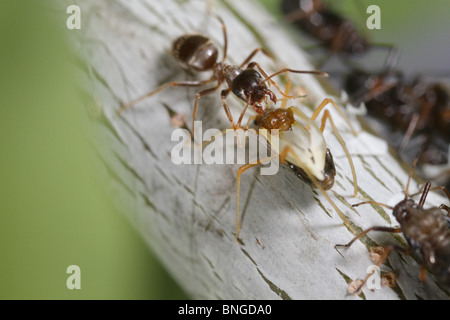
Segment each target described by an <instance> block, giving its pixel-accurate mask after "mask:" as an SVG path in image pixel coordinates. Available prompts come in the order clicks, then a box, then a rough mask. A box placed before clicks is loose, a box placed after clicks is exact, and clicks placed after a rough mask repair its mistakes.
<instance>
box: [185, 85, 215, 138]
mask: <svg viewBox="0 0 450 320" xmlns="http://www.w3.org/2000/svg"><path fill="white" fill-rule="evenodd" d="M221 85H222V82H221V81H218V83H217V85H216V86H215V87H212V88H209V89H205V90H203V91H199V92H197V93H196V94H195V100H194V111H193V112H192V131H191V137H192V138H193V137H194V133H195V127H194V124H195V119H196V118H197V111H198V100H199V99H200V98H201V97H204V96H207V95H208V94H211V93H213V92H214V91H216V90H217V89H219V87H220V86H221Z"/></svg>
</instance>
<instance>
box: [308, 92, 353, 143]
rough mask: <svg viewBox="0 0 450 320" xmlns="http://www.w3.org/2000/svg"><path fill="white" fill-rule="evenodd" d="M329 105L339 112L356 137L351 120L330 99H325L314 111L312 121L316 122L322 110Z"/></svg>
mask: <svg viewBox="0 0 450 320" xmlns="http://www.w3.org/2000/svg"><path fill="white" fill-rule="evenodd" d="M329 103H331V105H332V106H333V107H334V108H335V109H336V111H337V112H339V114H340V115H341V117H342V118H343V119H344V120H345V122H347V124H348V126H349V127H350V129H351V130H352V133H353V135H354V136H356V135H357V133H356V130H355V129H354V128H353V126H352V124H351V123H350V120H349V119H348V117H347V116H346V115H345V113H344V111H342V109H341V108H340V107H339V106H338V105H337V104H336V103H335V102H334V101H333V100H332V99H330V98H325V99H323V101H322V102H321V103H320V104H319V106H318V107H317V108H316V110H315V111H314V113H313V115H312V116H311V119H313V120H315V119H316V118H317V116H318V115H319V113H320V111H322V109H323V108H325V107H326V106H327V105H328V104H329ZM321 130H322V131H323V128H321Z"/></svg>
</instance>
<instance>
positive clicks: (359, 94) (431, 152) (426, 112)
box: [344, 67, 450, 165]
mask: <svg viewBox="0 0 450 320" xmlns="http://www.w3.org/2000/svg"><path fill="white" fill-rule="evenodd" d="M344 87H345V89H346V91H347V92H348V94H349V95H350V100H351V101H352V103H353V104H354V105H358V104H360V103H362V102H364V103H365V105H366V107H367V110H368V112H369V114H370V115H372V116H374V117H376V118H378V119H381V120H384V121H386V122H388V123H390V124H391V125H392V127H394V128H397V129H399V130H400V131H402V132H403V133H404V137H403V140H402V142H401V143H400V146H399V152H400V154H402V153H403V152H404V150H405V148H406V146H407V144H408V142H409V141H410V139H411V137H413V136H414V135H417V136H422V137H424V139H423V140H424V142H423V143H422V144H421V154H420V162H421V163H422V164H431V165H441V164H446V163H447V162H448V161H449V159H448V157H447V154H448V152H447V151H446V150H447V149H448V144H449V143H450V96H449V94H448V92H447V90H446V89H445V88H444V86H443V85H442V84H440V83H439V82H430V81H426V79H424V78H423V77H416V78H415V79H413V80H412V81H409V82H408V81H406V80H405V79H404V76H403V74H402V73H401V72H400V71H396V70H392V67H389V68H388V69H387V70H385V71H383V72H381V73H377V74H370V73H368V72H366V71H362V70H358V69H355V70H353V71H352V72H351V73H350V74H349V75H348V76H347V78H346V80H345V84H344Z"/></svg>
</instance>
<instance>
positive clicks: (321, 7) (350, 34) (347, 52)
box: [281, 0, 371, 56]
mask: <svg viewBox="0 0 450 320" xmlns="http://www.w3.org/2000/svg"><path fill="white" fill-rule="evenodd" d="M281 8H282V11H283V13H284V14H285V15H286V16H285V18H286V20H287V21H289V22H292V23H294V24H295V25H296V26H297V27H298V28H300V29H301V30H302V31H303V32H304V33H306V34H307V35H309V36H311V37H312V38H314V39H316V40H317V41H318V42H319V43H320V44H321V46H323V47H325V48H327V50H328V51H329V55H330V56H331V55H334V54H341V55H342V56H362V55H364V54H365V53H366V52H367V51H368V50H369V49H370V48H371V45H370V43H369V41H368V40H367V38H366V37H365V36H364V35H363V34H362V33H360V32H359V31H358V30H357V28H356V27H355V24H354V23H353V22H352V21H351V20H349V19H346V18H345V17H343V16H341V15H340V14H338V13H336V12H334V11H333V10H331V9H329V8H327V6H326V5H325V3H324V2H323V1H321V0H283V1H282V3H281Z"/></svg>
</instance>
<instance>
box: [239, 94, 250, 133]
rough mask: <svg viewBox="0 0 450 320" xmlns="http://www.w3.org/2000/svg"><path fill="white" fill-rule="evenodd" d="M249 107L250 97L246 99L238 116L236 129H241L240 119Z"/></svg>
mask: <svg viewBox="0 0 450 320" xmlns="http://www.w3.org/2000/svg"><path fill="white" fill-rule="evenodd" d="M249 105H250V97H249V98H248V100H247V102H246V103H245V107H244V109H243V110H242V112H241V115H240V116H239V120H238V123H237V126H238V128H240V127H241V122H242V118H243V117H244V114H245V112H246V111H247V108H248V106H249Z"/></svg>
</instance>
